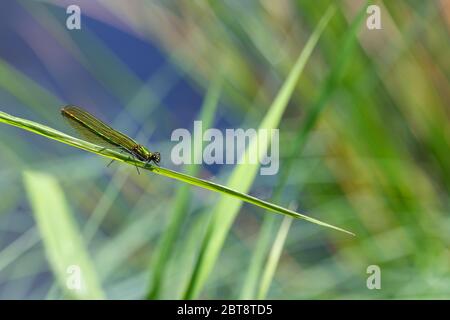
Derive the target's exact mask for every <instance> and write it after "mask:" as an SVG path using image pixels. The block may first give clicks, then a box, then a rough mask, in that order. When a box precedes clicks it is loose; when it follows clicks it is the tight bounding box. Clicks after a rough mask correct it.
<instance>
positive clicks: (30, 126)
mask: <svg viewBox="0 0 450 320" xmlns="http://www.w3.org/2000/svg"><path fill="white" fill-rule="evenodd" d="M0 122H4V123H7V124H10V125H13V126H16V127H19V128H22V129H24V130H27V131H31V132H34V133H36V134H39V135H42V136H45V137H47V138H49V139H53V140H56V141H59V142H62V143H66V144H68V145H71V146H73V147H77V148H80V149H83V150H86V151H89V152H92V153H95V154H98V155H100V156H103V157H107V158H110V159H114V160H117V161H121V162H125V163H128V164H131V165H133V166H138V167H140V168H143V169H146V170H149V171H151V172H154V173H157V174H160V175H163V176H165V177H169V178H172V179H176V180H180V181H183V182H185V183H188V184H191V185H194V186H197V187H200V188H204V189H208V190H211V191H215V192H220V193H223V194H227V195H229V196H232V197H235V198H238V199H240V200H243V201H246V202H248V203H251V204H254V205H256V206H258V207H261V208H264V209H267V210H269V211H272V212H274V213H278V214H283V215H288V216H290V217H294V218H298V219H304V220H307V221H309V222H312V223H315V224H318V225H321V226H324V227H328V228H331V229H335V230H338V231H342V232H345V233H348V234H351V235H354V234H353V233H352V232H350V231H347V230H344V229H342V228H339V227H336V226H333V225H330V224H328V223H325V222H322V221H320V220H317V219H314V218H311V217H308V216H306V215H304V214H301V213H298V212H295V211H292V210H289V209H286V208H283V207H280V206H278V205H276V204H272V203H270V202H267V201H263V200H260V199H258V198H255V197H252V196H250V195H247V194H245V193H242V192H239V191H236V190H234V189H231V188H228V187H225V186H222V185H220V184H217V183H214V182H211V181H207V180H203V179H199V178H195V177H192V176H190V175H187V174H184V173H181V172H177V171H173V170H170V169H166V168H163V167H155V166H152V165H149V164H147V163H145V162H142V161H139V160H134V159H131V158H130V157H128V156H127V155H125V154H122V153H119V152H117V151H113V150H110V149H105V148H103V147H100V146H97V145H95V144H92V143H90V142H87V141H83V140H80V139H77V138H74V137H71V136H69V135H67V134H65V133H62V132H60V131H58V130H55V129H52V128H50V127H47V126H44V125H42V124H39V123H36V122H33V121H30V120H25V119H21V118H18V117H14V116H11V115H9V114H7V113H5V112H2V111H0ZM244 176H245V171H244Z"/></svg>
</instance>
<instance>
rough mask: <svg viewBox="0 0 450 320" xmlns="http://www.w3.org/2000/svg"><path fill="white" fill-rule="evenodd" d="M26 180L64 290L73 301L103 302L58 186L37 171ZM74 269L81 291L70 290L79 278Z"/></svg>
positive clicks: (53, 266)
mask: <svg viewBox="0 0 450 320" xmlns="http://www.w3.org/2000/svg"><path fill="white" fill-rule="evenodd" d="M23 179H24V184H25V188H26V191H27V195H28V197H29V199H30V204H31V207H32V209H33V214H34V217H35V219H36V223H37V225H38V228H39V231H40V235H41V237H42V240H43V242H44V246H45V250H46V254H47V257H48V260H49V264H50V266H51V268H52V269H53V272H54V274H55V277H56V279H57V280H58V282H59V284H60V286H61V287H62V288H64V290H65V292H66V293H67V295H68V296H70V297H74V298H78V299H103V298H104V297H105V296H104V294H103V291H102V289H101V287H100V282H99V280H98V278H97V275H96V272H95V270H94V267H93V265H92V263H91V260H90V258H89V254H88V252H87V250H86V248H85V246H84V244H83V239H82V238H81V236H80V231H79V230H78V227H77V225H76V223H75V221H74V220H73V218H72V216H71V214H70V211H69V208H68V205H67V202H66V199H65V197H64V194H63V192H62V190H61V188H60V186H59V184H58V182H57V181H56V180H55V179H54V178H53V177H52V176H50V175H47V174H45V173H40V172H36V171H25V172H24V176H23ZM73 266H75V267H78V268H79V269H78V270H79V271H80V273H79V275H80V280H81V281H80V284H81V286H80V290H74V289H69V288H68V286H67V282H68V281H70V277H71V276H72V277H73V276H76V273H72V272H74V271H73V270H75V269H72V270H71V268H73ZM75 272H77V271H75ZM73 279H74V278H73ZM75 281H76V280H75Z"/></svg>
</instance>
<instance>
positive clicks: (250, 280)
mask: <svg viewBox="0 0 450 320" xmlns="http://www.w3.org/2000/svg"><path fill="white" fill-rule="evenodd" d="M365 8H366V6H363V8H362V9H361V10H360V12H359V14H358V15H357V16H356V17H355V19H354V21H353V23H352V24H351V26H350V28H349V30H348V32H347V33H346V35H345V37H344V39H343V40H342V43H343V44H344V45H343V46H342V49H341V51H340V52H339V54H338V57H337V58H336V63H335V64H334V65H333V67H332V68H331V71H330V73H329V75H328V77H327V79H326V81H325V84H324V85H323V87H322V88H321V90H320V94H319V98H318V99H317V101H316V102H315V103H314V105H313V106H312V107H311V110H310V111H309V112H308V113H307V115H306V120H305V126H302V127H300V128H299V130H298V132H297V136H296V138H295V140H294V142H293V143H292V144H291V146H290V150H289V156H287V160H286V161H285V163H284V165H283V167H282V168H281V172H280V178H279V180H278V183H277V186H276V189H275V191H274V195H273V200H274V201H277V200H278V199H279V196H280V195H281V191H282V190H283V188H284V186H285V185H286V183H287V180H288V178H289V175H290V174H291V173H292V170H293V166H294V163H295V160H296V156H297V157H298V155H300V154H301V153H302V149H303V146H304V142H305V141H306V140H307V138H308V136H309V134H310V132H311V131H312V129H313V128H314V126H315V125H316V123H317V120H318V119H319V116H320V115H321V114H322V112H323V110H324V109H325V107H326V106H327V105H329V103H327V102H328V101H329V99H330V97H331V96H332V93H333V92H334V90H335V89H336V88H337V87H338V82H339V79H340V78H341V77H342V74H343V71H344V69H345V68H344V66H345V65H346V63H348V60H349V59H350V57H351V56H352V55H351V54H350V52H351V51H352V49H353V48H354V45H355V44H356V40H357V32H358V30H359V29H360V26H361V24H362V22H363V17H364V16H365ZM274 224H275V217H274V216H265V217H264V221H263V224H262V227H261V233H260V236H259V238H258V240H257V245H256V248H255V250H254V253H253V255H252V259H251V261H250V267H249V269H248V272H247V275H246V278H245V280H244V285H243V287H242V291H241V298H242V299H253V298H254V293H255V291H256V285H257V283H258V280H259V275H260V274H261V272H262V270H263V267H264V259H265V257H266V256H267V252H268V250H269V248H270V241H271V235H272V232H273V231H274V227H275V226H274ZM267 265H268V264H266V266H267ZM267 272H268V271H265V274H267ZM269 273H270V272H269ZM266 277H267V276H266ZM267 280H268V279H266V280H265V281H267ZM266 285H267V284H266ZM260 290H261V289H260ZM264 290H266V291H267V290H268V288H266V289H264ZM259 294H260V295H261V291H260V293H259ZM264 295H265V294H264Z"/></svg>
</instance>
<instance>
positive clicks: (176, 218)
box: [147, 72, 222, 299]
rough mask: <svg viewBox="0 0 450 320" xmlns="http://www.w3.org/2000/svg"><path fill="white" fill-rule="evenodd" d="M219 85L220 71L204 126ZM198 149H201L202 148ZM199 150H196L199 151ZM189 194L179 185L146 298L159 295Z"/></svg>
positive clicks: (213, 107) (211, 113) (204, 111)
mask: <svg viewBox="0 0 450 320" xmlns="http://www.w3.org/2000/svg"><path fill="white" fill-rule="evenodd" d="M221 86H222V76H221V73H220V72H218V75H217V76H216V79H214V81H212V82H211V85H210V87H209V89H208V93H207V95H206V98H205V101H204V103H203V106H202V112H201V115H200V120H201V121H202V125H203V126H204V127H205V128H209V127H211V125H212V123H213V120H214V114H215V111H216V109H217V105H218V103H219V97H220V91H221ZM200 149H201V150H203V148H200ZM201 150H198V151H200V152H201ZM194 152H195V151H194ZM197 156H198V155H196V154H194V159H195V158H196V157H197ZM200 156H201V155H200ZM200 168H201V166H198V165H189V166H188V169H187V173H188V174H189V175H192V176H196V175H197V174H198V172H199V171H200ZM189 195H190V191H189V186H188V185H183V186H181V187H180V188H179V189H178V190H177V193H176V195H175V199H174V202H173V207H172V213H171V215H170V222H169V226H168V228H167V230H166V232H164V233H163V236H162V239H161V242H160V243H159V245H158V248H157V250H156V253H155V256H154V257H153V259H154V262H153V265H152V270H151V272H152V276H151V286H150V289H149V292H148V295H147V298H148V299H157V298H158V297H159V296H160V293H161V292H160V291H161V286H162V283H163V281H164V276H165V271H166V269H167V268H166V267H167V263H168V261H169V258H170V254H171V253H172V250H173V248H174V244H175V242H176V240H177V236H178V234H179V231H180V228H181V225H182V224H183V221H184V220H185V216H186V214H187V211H188V206H189V203H190V201H189Z"/></svg>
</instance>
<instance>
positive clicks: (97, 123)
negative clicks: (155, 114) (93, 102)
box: [61, 106, 137, 150]
mask: <svg viewBox="0 0 450 320" xmlns="http://www.w3.org/2000/svg"><path fill="white" fill-rule="evenodd" d="M61 114H62V116H63V117H64V118H65V119H67V121H68V122H69V124H70V125H71V126H72V127H73V128H74V129H75V130H76V131H77V132H78V133H79V134H80V136H81V137H83V138H84V139H86V140H88V141H89V142H92V143H94V144H97V145H99V146H102V147H106V148H122V149H125V150H133V148H134V147H135V146H136V145H137V142H136V141H134V140H133V139H131V138H130V137H128V136H126V135H124V134H122V133H120V132H119V131H117V130H115V129H113V128H111V127H110V126H108V125H107V124H106V123H104V122H103V121H101V120H99V119H97V118H96V117H94V116H93V115H91V114H90V113H89V112H87V111H85V110H83V109H81V108H78V107H76V106H66V107H64V108H63V109H61Z"/></svg>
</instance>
